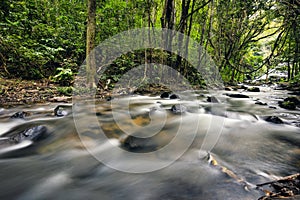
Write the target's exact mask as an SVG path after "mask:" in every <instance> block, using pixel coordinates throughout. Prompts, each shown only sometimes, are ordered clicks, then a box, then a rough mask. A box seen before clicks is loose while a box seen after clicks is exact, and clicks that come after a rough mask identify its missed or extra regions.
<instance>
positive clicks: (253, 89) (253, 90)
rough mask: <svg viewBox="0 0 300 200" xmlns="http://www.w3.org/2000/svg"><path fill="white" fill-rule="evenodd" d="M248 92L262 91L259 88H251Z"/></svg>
mask: <svg viewBox="0 0 300 200" xmlns="http://www.w3.org/2000/svg"><path fill="white" fill-rule="evenodd" d="M247 91H248V92H260V89H259V88H258V87H250V88H248V89H247Z"/></svg>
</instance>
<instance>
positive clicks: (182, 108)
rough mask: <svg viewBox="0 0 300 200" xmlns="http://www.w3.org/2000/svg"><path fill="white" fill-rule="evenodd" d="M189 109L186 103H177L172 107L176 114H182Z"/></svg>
mask: <svg viewBox="0 0 300 200" xmlns="http://www.w3.org/2000/svg"><path fill="white" fill-rule="evenodd" d="M186 111H187V108H186V107H185V106H184V105H180V104H176V105H173V106H172V108H171V112H172V113H174V114H182V113H185V112H186Z"/></svg>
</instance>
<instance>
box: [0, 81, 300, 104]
mask: <svg viewBox="0 0 300 200" xmlns="http://www.w3.org/2000/svg"><path fill="white" fill-rule="evenodd" d="M279 88H280V89H287V90H291V91H293V92H294V93H297V95H299V94H300V85H299V84H295V85H289V84H287V83H286V84H281V85H280V86H279ZM198 89H199V88H198ZM165 91H167V92H169V90H168V88H167V87H164V86H157V85H150V86H147V87H143V88H138V89H137V90H136V91H134V93H135V94H147V95H160V94H161V93H163V92H165ZM118 93H119V94H128V93H129V91H127V90H124V91H123V90H120V91H118ZM111 95H112V94H111V93H110V92H109V91H107V90H100V91H98V93H97V94H96V97H97V98H99V99H106V98H110V96H111ZM0 96H1V97H0V106H2V107H10V106H15V105H25V104H34V103H46V102H65V103H69V102H71V101H72V87H71V86H70V87H62V86H60V85H59V84H56V83H53V82H51V81H49V80H48V79H44V80H21V79H4V78H1V77H0Z"/></svg>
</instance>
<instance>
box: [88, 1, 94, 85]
mask: <svg viewBox="0 0 300 200" xmlns="http://www.w3.org/2000/svg"><path fill="white" fill-rule="evenodd" d="M95 35H96V0H88V22H87V33H86V72H87V73H86V74H87V86H88V87H89V88H96V83H95V75H96V60H95V52H94V51H93V49H94V48H95Z"/></svg>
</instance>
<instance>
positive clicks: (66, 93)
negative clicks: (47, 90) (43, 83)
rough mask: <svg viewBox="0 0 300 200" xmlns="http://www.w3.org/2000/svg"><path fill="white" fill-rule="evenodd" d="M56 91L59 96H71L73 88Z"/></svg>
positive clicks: (59, 88) (61, 88)
mask: <svg viewBox="0 0 300 200" xmlns="http://www.w3.org/2000/svg"><path fill="white" fill-rule="evenodd" d="M56 89H57V91H58V92H59V93H60V94H61V95H65V96H71V95H72V91H73V87H57V88H56Z"/></svg>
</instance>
